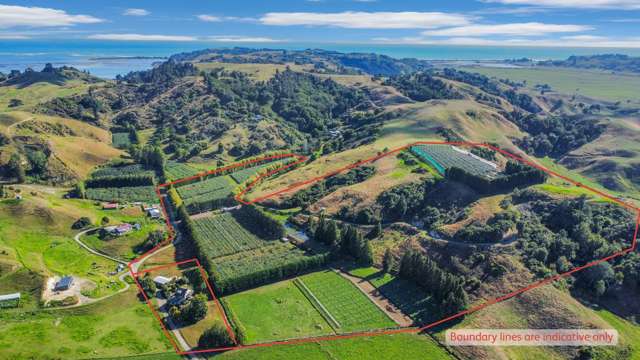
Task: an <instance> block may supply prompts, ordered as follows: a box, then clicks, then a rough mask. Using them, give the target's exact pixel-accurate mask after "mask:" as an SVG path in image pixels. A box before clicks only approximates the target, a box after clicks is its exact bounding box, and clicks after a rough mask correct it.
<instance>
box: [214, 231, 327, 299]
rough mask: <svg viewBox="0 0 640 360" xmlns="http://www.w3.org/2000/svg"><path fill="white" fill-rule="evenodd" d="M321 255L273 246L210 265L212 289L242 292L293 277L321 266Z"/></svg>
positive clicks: (288, 247) (225, 258)
mask: <svg viewBox="0 0 640 360" xmlns="http://www.w3.org/2000/svg"><path fill="white" fill-rule="evenodd" d="M325 257H326V255H325V254H310V253H308V252H306V251H304V250H301V249H299V248H297V247H296V246H294V245H292V244H290V243H280V242H276V243H273V244H269V245H267V246H263V247H260V248H257V249H253V250H248V251H243V252H241V253H237V254H233V255H229V256H223V257H219V258H217V259H215V260H213V261H211V264H212V265H211V268H212V270H213V273H214V274H215V281H216V286H217V287H218V288H219V289H222V290H223V291H227V290H229V291H234V290H244V289H247V288H250V287H251V286H255V285H262V284H264V283H265V282H266V281H269V280H272V279H275V280H279V279H282V278H283V277H284V276H290V275H295V274H297V273H299V272H300V271H304V270H305V269H308V268H312V267H317V266H320V265H322V264H324V261H325V260H326V259H325Z"/></svg>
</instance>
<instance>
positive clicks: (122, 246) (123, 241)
mask: <svg viewBox="0 0 640 360" xmlns="http://www.w3.org/2000/svg"><path fill="white" fill-rule="evenodd" d="M138 223H139V224H140V225H141V228H140V230H133V231H132V232H131V233H129V234H127V235H124V236H118V237H114V238H109V239H106V240H103V239H100V237H99V236H98V235H99V234H98V232H96V233H93V234H86V235H85V236H83V237H82V238H81V239H80V240H82V242H84V243H85V244H87V245H88V246H89V247H91V248H93V249H96V250H98V251H100V252H102V253H104V254H107V255H109V256H112V257H115V258H118V259H122V260H133V259H134V258H136V257H137V256H138V255H139V254H141V253H142V252H144V251H143V250H144V249H143V247H142V246H141V245H142V244H143V243H144V242H145V240H146V239H147V236H148V235H149V233H150V232H151V231H154V230H165V225H164V223H161V222H158V221H154V220H150V219H147V218H141V219H140V220H139V221H138ZM114 224H117V223H114Z"/></svg>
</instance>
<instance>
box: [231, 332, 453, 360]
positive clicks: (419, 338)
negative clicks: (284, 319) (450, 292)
mask: <svg viewBox="0 0 640 360" xmlns="http://www.w3.org/2000/svg"><path fill="white" fill-rule="evenodd" d="M220 359H224V360H249V359H260V360H280V359H305V360H361V359H429V360H444V359H451V356H450V355H449V354H448V353H447V352H446V351H445V350H444V349H443V348H442V347H441V346H439V345H438V344H437V343H436V342H435V341H433V340H432V339H430V338H428V337H426V336H423V335H415V334H396V335H382V336H374V337H367V338H354V339H346V340H332V341H322V342H312V343H304V344H295V345H282V346H272V347H264V348H256V349H246V350H239V351H230V352H226V353H224V354H222V355H220Z"/></svg>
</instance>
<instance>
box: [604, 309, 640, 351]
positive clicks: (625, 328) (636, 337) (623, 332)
mask: <svg viewBox="0 0 640 360" xmlns="http://www.w3.org/2000/svg"><path fill="white" fill-rule="evenodd" d="M596 313H597V314H598V315H599V316H600V317H601V318H602V319H603V320H605V321H606V322H607V323H609V325H611V327H613V328H614V329H616V330H618V334H619V336H620V338H619V342H620V346H628V347H629V348H630V350H631V356H630V357H629V359H630V360H638V359H640V326H638V325H637V324H633V323H631V322H629V321H627V320H625V319H622V318H621V317H619V316H617V315H615V314H613V313H611V312H609V311H607V310H596Z"/></svg>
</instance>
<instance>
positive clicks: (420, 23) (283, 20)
mask: <svg viewBox="0 0 640 360" xmlns="http://www.w3.org/2000/svg"><path fill="white" fill-rule="evenodd" d="M260 22H261V23H262V24H265V25H277V26H288V25H309V26H334V27H341V28H350V29H433V28H437V27H443V26H461V25H467V24H469V22H470V18H469V17H467V16H465V15H462V14H455V13H442V12H356V11H345V12H340V13H312V12H291V13H286V12H272V13H267V14H265V15H264V16H262V17H261V18H260Z"/></svg>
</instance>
